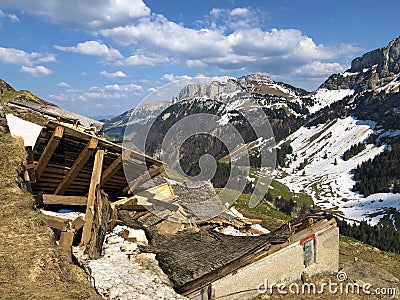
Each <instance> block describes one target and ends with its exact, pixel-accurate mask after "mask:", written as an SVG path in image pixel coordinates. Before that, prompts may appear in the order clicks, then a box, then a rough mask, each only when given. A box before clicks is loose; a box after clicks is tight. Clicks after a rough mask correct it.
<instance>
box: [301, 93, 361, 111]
mask: <svg viewBox="0 0 400 300" xmlns="http://www.w3.org/2000/svg"><path fill="white" fill-rule="evenodd" d="M353 94H354V90H351V89H341V90H328V89H322V88H321V89H318V90H316V92H315V94H314V95H312V96H311V98H312V99H314V101H315V104H314V106H312V107H310V108H309V111H310V113H315V112H317V111H319V110H321V109H322V108H324V107H327V106H329V105H331V104H332V103H334V102H336V101H339V100H342V99H343V98H344V97H346V96H351V95H353Z"/></svg>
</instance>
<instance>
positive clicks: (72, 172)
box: [54, 137, 99, 195]
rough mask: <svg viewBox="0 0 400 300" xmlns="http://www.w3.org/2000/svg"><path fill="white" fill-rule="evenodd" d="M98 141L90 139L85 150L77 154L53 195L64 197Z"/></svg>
mask: <svg viewBox="0 0 400 300" xmlns="http://www.w3.org/2000/svg"><path fill="white" fill-rule="evenodd" d="M98 142H99V140H98V139H97V138H94V137H92V138H91V139H90V141H89V142H88V143H87V145H86V146H85V148H84V149H83V150H82V152H81V153H80V154H79V156H78V158H77V159H76V160H75V162H74V164H73V165H72V167H71V168H70V169H69V170H68V172H67V174H65V177H64V178H63V180H62V181H61V182H60V184H59V185H58V187H57V188H56V191H55V192H54V194H56V195H64V193H65V192H66V191H67V189H68V187H69V186H70V184H71V183H72V182H73V181H74V180H75V178H76V177H77V176H78V175H79V172H80V171H81V170H82V168H83V167H84V166H85V164H86V162H87V161H88V159H89V158H90V156H92V154H93V151H94V149H96V147H97V144H98Z"/></svg>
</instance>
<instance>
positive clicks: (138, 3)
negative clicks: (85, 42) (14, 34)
mask: <svg viewBox="0 0 400 300" xmlns="http://www.w3.org/2000/svg"><path fill="white" fill-rule="evenodd" d="M1 4H2V7H4V8H11V9H19V10H21V11H24V12H27V13H29V14H32V15H38V16H41V17H43V18H44V19H45V20H47V21H49V22H51V23H54V24H61V25H67V26H70V27H73V28H79V29H85V30H97V29H100V28H110V27H114V26H118V25H121V24H126V23H130V22H132V21H134V20H136V19H138V18H141V17H145V16H149V15H150V9H149V8H148V7H147V6H146V4H145V3H144V2H143V1H142V0H80V1H59V0H35V1H26V0H2V1H1Z"/></svg>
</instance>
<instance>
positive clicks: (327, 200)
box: [278, 117, 400, 224]
mask: <svg viewBox="0 0 400 300" xmlns="http://www.w3.org/2000/svg"><path fill="white" fill-rule="evenodd" d="M374 127H375V122H372V121H361V120H356V119H354V118H353V117H347V118H345V119H337V120H333V121H330V122H328V123H326V124H321V125H318V126H314V127H309V128H306V127H301V128H300V129H299V130H297V131H296V132H295V133H293V134H292V135H290V136H289V137H288V138H287V139H286V141H289V142H290V144H291V146H292V148H293V154H292V155H291V156H290V157H289V160H288V167H287V168H285V169H284V171H285V172H286V173H287V176H286V177H283V178H281V179H278V180H279V181H281V182H282V183H284V184H286V185H287V186H288V187H290V188H291V189H292V190H294V191H296V192H304V193H306V194H310V195H312V197H313V200H314V203H315V204H317V205H318V206H320V207H321V208H323V209H331V210H333V211H336V212H338V213H340V214H343V215H344V216H345V217H346V218H350V219H355V220H363V219H365V220H368V221H370V222H371V223H373V224H375V223H376V222H377V221H379V218H380V217H379V215H376V214H375V215H374V217H371V215H372V214H374V213H379V212H382V213H383V208H385V207H395V208H397V209H398V210H399V209H400V195H399V194H397V195H396V194H374V195H371V196H369V197H367V198H363V196H362V195H360V194H358V193H355V192H353V191H352V187H353V185H354V181H353V179H352V174H351V170H352V169H354V168H356V167H357V166H358V165H359V164H361V163H362V162H363V161H366V160H368V159H371V158H373V157H375V156H376V155H378V154H379V153H381V152H382V151H383V149H384V146H379V147H377V146H374V145H372V144H368V145H367V146H366V149H365V150H364V151H362V152H361V153H359V154H358V155H356V156H354V157H352V158H351V159H349V160H347V161H344V160H343V157H342V156H343V153H344V152H345V151H346V150H348V149H349V148H350V147H351V146H352V145H355V144H358V143H360V142H364V141H365V140H366V138H367V137H368V136H369V135H370V134H371V133H372V132H373V129H374ZM301 164H303V165H305V167H304V168H301V167H300V166H301Z"/></svg>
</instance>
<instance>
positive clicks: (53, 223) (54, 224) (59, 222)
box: [42, 213, 69, 231]
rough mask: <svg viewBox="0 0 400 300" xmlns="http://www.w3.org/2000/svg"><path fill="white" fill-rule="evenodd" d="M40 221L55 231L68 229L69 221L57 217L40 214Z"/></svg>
mask: <svg viewBox="0 0 400 300" xmlns="http://www.w3.org/2000/svg"><path fill="white" fill-rule="evenodd" d="M42 219H43V221H44V222H45V223H46V225H47V226H49V227H51V228H55V229H59V230H61V231H66V230H68V229H69V220H68V219H64V218H60V217H57V216H49V215H46V214H43V213H42Z"/></svg>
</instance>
